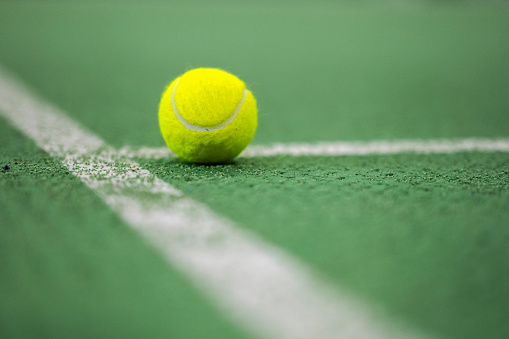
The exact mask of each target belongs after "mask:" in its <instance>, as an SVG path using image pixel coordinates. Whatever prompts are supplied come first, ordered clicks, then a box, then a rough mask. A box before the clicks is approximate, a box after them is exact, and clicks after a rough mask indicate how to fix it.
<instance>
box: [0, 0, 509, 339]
mask: <svg viewBox="0 0 509 339" xmlns="http://www.w3.org/2000/svg"><path fill="white" fill-rule="evenodd" d="M508 38H509V6H508V5H506V4H504V3H502V2H495V1H489V2H486V3H483V4H480V3H477V2H469V1H443V2H442V1H410V0H407V1H405V0H402V1H384V2H380V1H361V2H353V1H344V2H341V1H337V2H336V1H296V2H293V1H261V2H240V1H239V2H235V1H226V2H206V1H203V2H193V1H189V2H176V3H170V2H164V1H146V2H141V1H140V2H137V1H126V2H121V1H41V2H39V1H2V2H0V66H1V67H4V68H5V69H8V70H9V71H10V72H11V73H13V74H15V75H16V76H17V77H18V78H19V79H21V80H22V81H23V82H24V83H25V84H27V85H28V86H30V87H31V88H32V89H34V90H35V91H36V92H37V93H38V94H39V95H40V96H41V97H42V98H44V99H45V100H47V101H49V102H51V103H53V104H55V105H56V106H58V107H60V108H61V109H62V110H63V111H64V112H65V113H66V114H67V115H68V116H69V117H70V118H72V119H73V120H75V121H77V122H78V123H80V124H81V125H82V126H84V127H85V128H87V129H88V130H90V131H92V132H93V133H95V134H97V135H98V136H100V137H101V138H102V139H104V140H105V141H106V142H107V143H109V144H110V145H112V146H114V147H116V148H120V147H123V146H145V147H162V146H164V141H163V139H162V137H161V135H160V132H159V127H158V122H157V107H158V103H159V99H160V96H161V94H162V92H163V90H164V88H165V86H166V85H167V84H168V83H169V81H171V80H172V79H173V78H175V77H176V76H178V75H180V74H182V73H183V72H185V71H186V70H189V69H192V68H195V67H218V68H222V69H225V70H228V71H229V72H231V73H233V74H235V75H237V76H238V77H239V78H241V79H242V80H244V81H245V82H246V84H247V86H248V87H249V89H250V90H251V91H252V92H253V94H254V95H255V97H256V98H257V100H258V110H259V116H258V118H259V121H258V131H257V133H256V136H255V138H254V140H253V144H254V145H259V146H263V145H270V144H273V143H291V142H299V143H310V144H313V143H316V142H321V141H330V142H332V141H370V140H390V141H397V140H402V139H418V140H428V139H451V140H455V139H459V138H481V137H482V138H493V139H495V138H507V137H509V94H508V93H509V62H508V61H509V39H508ZM135 160H137V161H138V162H139V163H140V164H141V165H142V167H143V168H144V169H147V170H149V171H150V172H151V173H153V174H155V175H157V176H158V177H159V178H161V179H163V180H164V181H166V182H168V183H169V184H171V185H172V186H174V187H176V188H178V189H179V190H181V191H182V192H183V193H184V194H185V195H186V196H188V197H190V198H192V199H194V200H196V201H199V202H201V203H204V204H205V205H207V206H209V207H210V208H211V210H212V211H214V212H215V213H216V214H218V215H220V216H223V217H226V218H227V219H229V220H231V221H233V222H234V224H235V226H236V227H239V228H241V229H247V230H249V231H251V232H253V233H255V234H257V235H259V236H260V237H261V238H262V239H264V240H265V241H266V242H268V243H270V244H272V245H274V246H276V247H277V248H280V249H282V250H283V251H285V252H286V253H289V254H290V255H292V256H293V257H295V258H297V259H298V260H300V261H301V262H303V263H305V264H306V265H307V266H308V267H311V268H312V269H313V271H314V272H317V274H319V275H320V277H322V278H323V279H325V280H327V281H328V282H330V283H331V284H332V285H335V286H338V288H341V289H342V290H346V291H349V293H351V294H352V295H354V296H356V297H358V298H360V299H362V300H364V301H367V302H368V303H369V304H370V305H372V306H373V308H376V309H379V310H381V312H383V313H384V314H386V315H387V316H388V318H390V319H394V321H395V322H398V323H403V324H405V325H407V326H409V327H411V328H415V329H418V330H419V331H422V332H424V333H431V334H434V335H436V336H437V337H440V338H457V339H468V338H472V339H474V338H508V337H509V322H508V321H507V317H508V314H509V306H508V305H509V153H504V152H459V153H452V154H412V153H406V154H393V155H364V156H362V155H351V156H288V155H286V156H282V155H280V156H270V157H249V158H247V157H242V156H241V157H239V158H238V159H237V160H236V161H234V162H233V163H231V164H226V165H218V166H199V165H191V164H186V163H183V162H181V161H180V160H178V159H177V158H175V157H169V158H167V159H166V158H165V159H152V160H150V159H149V160H147V159H135ZM5 165H8V166H10V169H8V170H4V169H1V168H0V337H2V338H71V337H72V338H142V337H143V338H251V337H252V336H253V333H251V332H250V331H248V330H246V329H245V328H243V327H242V326H241V325H239V324H238V323H236V322H234V321H232V319H230V318H229V317H228V316H226V315H225V314H224V313H223V312H221V311H219V310H218V308H217V307H216V305H215V304H213V303H212V302H211V301H210V300H209V299H208V298H207V297H205V296H204V295H203V294H202V292H201V291H200V290H199V289H197V288H196V286H195V285H193V284H192V283H191V282H190V280H189V278H188V277H187V276H186V275H184V274H183V273H181V272H180V271H179V270H177V269H176V268H174V267H172V266H171V265H169V264H168V263H167V262H166V261H165V260H164V259H163V257H162V256H161V254H160V253H159V252H158V251H157V250H156V249H155V248H154V247H152V246H151V245H150V244H149V243H148V242H147V241H146V240H144V239H143V238H142V237H141V236H140V235H139V234H137V233H136V232H135V231H134V230H132V229H131V228H130V227H129V226H128V225H126V223H125V222H124V221H122V220H121V218H120V217H119V216H118V215H117V214H115V212H113V211H112V210H111V209H110V208H109V207H108V206H107V205H106V204H105V203H104V202H103V201H102V200H100V198H99V197H98V196H97V195H96V194H95V193H94V192H93V191H92V190H90V189H89V188H87V187H86V186H85V185H84V184H83V183H82V182H81V181H80V180H79V179H78V178H76V177H75V176H73V175H72V174H70V173H69V172H68V171H67V169H66V168H64V167H63V166H62V165H61V162H60V161H59V159H54V158H52V157H50V156H49V155H48V154H47V153H45V152H44V151H42V150H41V149H40V148H38V147H37V146H36V144H35V143H34V142H33V140H31V139H29V138H28V137H26V136H25V135H23V134H22V133H21V132H20V131H18V130H17V129H16V128H15V127H14V126H12V125H11V124H10V123H9V122H8V121H7V120H6V119H4V118H3V117H2V116H1V115H0V166H1V167H4V166H5ZM366 339H369V338H366Z"/></svg>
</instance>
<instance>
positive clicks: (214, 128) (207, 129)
mask: <svg viewBox="0 0 509 339" xmlns="http://www.w3.org/2000/svg"><path fill="white" fill-rule="evenodd" d="M179 81H180V78H178V79H177V82H176V83H175V86H173V91H172V92H171V104H172V106H173V112H174V113H175V115H176V116H177V119H178V120H179V121H180V122H181V123H183V124H184V126H186V128H187V129H190V130H193V131H199V132H214V131H219V130H220V129H223V128H224V127H226V126H228V124H229V123H231V122H232V121H233V119H235V117H236V116H237V113H238V112H239V111H240V108H241V107H242V104H243V103H244V100H246V96H247V89H246V88H244V93H243V95H242V99H241V100H240V102H239V104H238V105H237V107H236V108H235V111H234V112H233V114H232V116H231V117H230V118H229V119H228V120H226V121H225V122H223V123H222V124H220V125H217V126H198V125H193V124H190V123H189V122H187V121H186V119H184V118H183V117H182V116H181V115H180V113H179V112H178V110H177V106H176V105H175V89H176V88H177V85H178V83H179Z"/></svg>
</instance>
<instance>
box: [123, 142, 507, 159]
mask: <svg viewBox="0 0 509 339" xmlns="http://www.w3.org/2000/svg"><path fill="white" fill-rule="evenodd" d="M476 151H477V152H509V139H507V138H505V139H504V138H500V139H486V138H469V139H458V140H440V139H437V140H397V141H382V140H380V141H366V142H360V141H357V142H346V141H345V142H322V143H314V144H307V143H290V144H273V145H269V146H248V147H247V148H246V150H245V151H244V152H242V154H241V155H240V157H242V158H255V157H270V156H277V155H291V156H320V155H321V156H344V155H377V154H380V155H382V154H398V153H419V154H432V153H435V154H447V153H459V152H476ZM118 152H119V154H121V155H122V156H125V157H127V158H140V159H163V158H168V157H175V154H173V153H172V152H171V151H170V150H169V149H168V147H129V146H125V147H122V148H121V149H120V150H119V151H118Z"/></svg>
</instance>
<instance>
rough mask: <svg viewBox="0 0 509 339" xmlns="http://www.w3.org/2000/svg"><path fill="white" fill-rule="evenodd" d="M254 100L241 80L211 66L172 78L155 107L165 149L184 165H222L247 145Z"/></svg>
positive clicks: (253, 127) (253, 128)
mask: <svg viewBox="0 0 509 339" xmlns="http://www.w3.org/2000/svg"><path fill="white" fill-rule="evenodd" d="M256 126H257V108H256V100H255V98H254V96H253V94H252V93H251V92H250V91H249V90H248V89H247V88H246V85H245V84H244V82H242V81H241V80H240V79H239V78H237V77H236V76H234V75H233V74H230V73H228V72H226V71H223V70H220V69H216V68H197V69H193V70H190V71H188V72H186V73H184V74H183V75H181V76H179V77H177V78H176V79H175V80H173V82H171V84H170V85H169V86H168V87H167V88H166V90H165V91H164V93H163V96H162V98H161V102H160V104H159V127H160V129H161V134H162V135H163V138H164V140H165V141H166V144H167V145H168V147H169V148H170V149H171V150H172V151H173V152H174V153H176V154H177V155H178V156H179V158H181V159H182V160H183V161H186V162H193V163H202V164H214V163H226V162H229V161H231V160H233V159H234V158H235V157H236V156H237V155H239V154H240V153H241V152H242V151H243V150H244V149H245V148H246V146H247V145H248V144H249V143H250V142H251V140H252V138H253V136H254V134H255V131H256Z"/></svg>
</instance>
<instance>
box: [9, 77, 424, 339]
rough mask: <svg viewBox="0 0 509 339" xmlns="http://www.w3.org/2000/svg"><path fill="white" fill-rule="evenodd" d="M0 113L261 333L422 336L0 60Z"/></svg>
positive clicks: (245, 324) (217, 300) (226, 308)
mask: <svg viewBox="0 0 509 339" xmlns="http://www.w3.org/2000/svg"><path fill="white" fill-rule="evenodd" d="M0 116H3V117H4V118H6V119H7V120H8V121H10V122H11V123H12V125H13V126H15V127H16V128H18V129H19V130H20V131H22V132H23V133H24V134H26V135H27V136H28V137H29V138H31V139H33V140H34V141H35V142H36V144H37V145H38V146H39V147H41V148H42V149H43V150H45V151H46V152H48V153H49V154H50V155H51V156H53V157H57V158H60V159H61V160H62V163H63V165H64V166H66V167H67V168H68V169H69V171H70V172H71V173H73V174H74V175H76V176H77V177H78V178H80V179H81V180H82V181H83V182H84V183H85V184H86V185H87V186H88V187H90V188H91V189H92V190H94V191H95V192H96V193H97V194H98V195H99V196H100V197H101V198H102V199H103V200H104V201H105V202H106V203H107V204H108V205H109V206H110V207H111V208H112V209H113V210H115V211H116V212H117V213H118V214H119V215H120V216H121V217H122V218H123V220H124V221H125V222H126V223H127V224H129V225H131V226H132V227H133V228H135V229H137V230H138V231H139V232H140V233H141V234H142V235H143V236H145V237H146V238H147V239H148V241H150V242H151V243H152V244H154V245H155V246H156V247H157V248H159V250H160V251H161V252H162V253H163V254H164V256H165V257H166V259H167V260H168V261H169V262H170V263H171V264H172V265H174V266H176V267H178V268H180V270H181V271H183V272H184V273H185V274H187V275H188V276H189V277H190V278H191V280H192V281H193V282H194V284H195V285H196V286H197V287H199V288H200V289H201V290H202V292H203V293H204V294H206V295H207V296H208V297H209V298H210V299H211V300H213V301H214V302H215V303H216V305H217V306H218V307H219V308H221V309H222V310H223V311H224V312H225V314H227V315H228V316H229V317H230V318H232V319H234V320H236V321H237V323H239V324H240V325H241V326H243V327H244V328H246V329H248V330H250V331H251V332H252V333H254V334H255V335H257V336H259V337H261V338H345V339H348V338H359V339H361V338H363V339H371V338H387V339H389V338H423V337H424V336H422V335H420V334H419V335H417V334H416V332H410V331H406V330H405V331H404V330H401V329H398V330H396V329H395V328H391V329H390V328H388V327H386V322H385V321H384V319H382V318H380V317H379V316H378V315H377V314H376V313H375V312H373V311H372V310H371V309H369V307H368V306H367V305H365V304H364V303H363V302H361V301H360V300H357V299H356V298H354V297H352V296H351V295H350V294H348V293H345V292H344V291H341V290H340V289H339V288H338V287H337V286H334V287H333V286H332V285H329V284H328V283H326V282H324V281H322V280H321V279H318V278H317V277H316V274H315V273H314V272H311V271H310V270H309V269H308V268H307V267H306V266H305V265H303V264H302V263H300V262H299V261H298V260H296V259H295V258H293V257H291V256H289V255H288V254H286V253H284V252H283V251H281V250H280V249H278V248H276V247H274V246H272V245H270V244H267V243H265V242H264V241H263V240H262V239H260V238H259V237H257V236H256V235H255V234H253V233H250V232H247V231H242V230H240V229H237V228H235V226H234V225H233V224H232V223H231V222H230V221H229V220H226V219H224V218H222V217H220V216H217V215H215V214H214V213H213V212H212V211H210V210H209V209H208V208H207V207H206V206H204V205H202V204H200V203H197V202H195V201H193V200H191V199H189V198H187V197H185V196H183V194H182V193H181V192H180V191H178V190H176V189H175V188H173V187H172V186H170V185H169V184H168V183H166V182H164V181H162V180H160V179H159V178H157V177H156V176H155V175H153V174H151V173H150V172H149V171H147V170H144V169H142V168H141V167H140V166H139V165H138V164H137V163H136V162H134V161H131V160H129V159H125V158H120V157H115V156H114V150H113V149H112V148H111V147H110V146H108V145H107V144H106V143H105V142H104V141H102V140H101V139H100V138H99V137H97V136H95V135H94V134H92V133H91V132H89V131H86V130H85V129H83V128H82V127H80V126H79V125H78V124H77V123H76V122H74V121H72V120H71V119H69V118H68V117H67V116H66V115H65V114H64V113H63V112H61V111H60V110H59V109H58V108H56V107H54V106H52V105H50V104H48V103H45V102H44V101H43V100H41V99H40V98H37V97H36V96H34V95H33V94H31V92H30V91H29V90H28V89H27V88H25V87H24V86H23V85H22V84H21V83H19V82H17V81H16V80H14V78H13V77H12V76H10V75H9V74H8V73H7V72H6V71H4V70H2V68H1V67H0Z"/></svg>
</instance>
